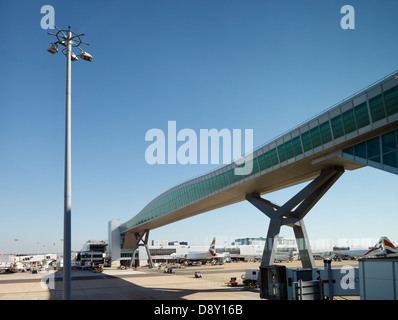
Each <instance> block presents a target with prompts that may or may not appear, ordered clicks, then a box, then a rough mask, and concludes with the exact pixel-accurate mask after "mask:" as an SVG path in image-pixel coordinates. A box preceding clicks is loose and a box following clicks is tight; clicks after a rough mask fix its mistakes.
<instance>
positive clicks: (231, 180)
mask: <svg viewBox="0 0 398 320" xmlns="http://www.w3.org/2000/svg"><path fill="white" fill-rule="evenodd" d="M234 170H235V169H232V170H229V171H228V178H229V184H233V183H234V182H235V181H234Z"/></svg>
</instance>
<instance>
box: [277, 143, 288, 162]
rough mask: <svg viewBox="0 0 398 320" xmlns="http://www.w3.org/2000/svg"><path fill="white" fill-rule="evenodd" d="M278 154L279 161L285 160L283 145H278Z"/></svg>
mask: <svg viewBox="0 0 398 320" xmlns="http://www.w3.org/2000/svg"><path fill="white" fill-rule="evenodd" d="M278 154H279V160H280V162H283V161H286V152H285V145H284V144H281V145H280V146H278Z"/></svg>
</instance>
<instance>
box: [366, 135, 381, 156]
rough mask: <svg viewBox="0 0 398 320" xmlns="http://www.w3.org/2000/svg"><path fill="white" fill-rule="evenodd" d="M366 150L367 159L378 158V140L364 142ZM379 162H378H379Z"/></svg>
mask: <svg viewBox="0 0 398 320" xmlns="http://www.w3.org/2000/svg"><path fill="white" fill-rule="evenodd" d="M366 148H367V151H368V158H369V159H372V158H373V157H377V156H380V144H379V138H378V137H377V138H374V139H372V140H369V141H367V142H366ZM379 161H380V160H379Z"/></svg>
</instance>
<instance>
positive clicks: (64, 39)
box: [47, 26, 93, 300]
mask: <svg viewBox="0 0 398 320" xmlns="http://www.w3.org/2000/svg"><path fill="white" fill-rule="evenodd" d="M54 27H55V28H56V29H57V30H58V32H57V33H56V34H54V33H48V34H49V35H51V36H55V37H56V38H57V41H56V42H53V43H51V46H50V47H49V48H48V49H47V51H48V52H50V53H52V54H55V53H57V52H58V45H62V46H64V47H65V49H63V50H62V53H63V54H64V55H65V56H66V119H65V185H64V252H63V255H64V266H63V299H64V300H70V299H71V286H72V280H71V208H72V205H71V194H72V192H71V191H72V188H71V180H72V179H71V94H72V93H71V71H72V70H71V61H77V60H79V58H78V57H77V56H76V54H74V53H73V51H72V47H76V48H78V49H79V50H80V55H79V57H80V58H81V59H83V60H86V61H92V60H93V57H92V56H91V55H90V54H89V53H87V52H85V51H83V50H82V49H81V48H80V45H81V44H85V45H89V44H88V43H86V42H83V41H82V40H81V37H82V36H84V34H76V33H74V32H73V31H71V30H70V26H69V27H68V30H60V29H59V28H58V27H56V26H54Z"/></svg>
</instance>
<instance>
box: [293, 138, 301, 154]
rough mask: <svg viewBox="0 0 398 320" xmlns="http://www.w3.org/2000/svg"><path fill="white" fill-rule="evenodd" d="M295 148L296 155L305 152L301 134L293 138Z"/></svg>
mask: <svg viewBox="0 0 398 320" xmlns="http://www.w3.org/2000/svg"><path fill="white" fill-rule="evenodd" d="M292 141H293V149H294V154H295V155H296V156H298V155H300V154H302V153H303V148H302V147H301V139H300V136H298V137H296V138H293V140H292Z"/></svg>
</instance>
